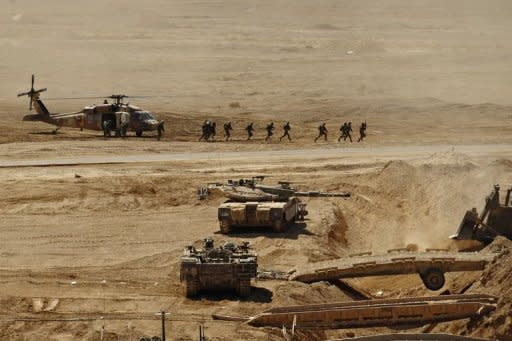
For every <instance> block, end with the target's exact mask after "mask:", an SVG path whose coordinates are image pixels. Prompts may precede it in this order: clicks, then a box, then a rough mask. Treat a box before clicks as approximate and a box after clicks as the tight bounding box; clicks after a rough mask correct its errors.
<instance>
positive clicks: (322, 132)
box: [315, 122, 328, 142]
mask: <svg viewBox="0 0 512 341" xmlns="http://www.w3.org/2000/svg"><path fill="white" fill-rule="evenodd" d="M327 133H328V131H327V127H326V126H325V122H324V123H322V124H321V125H319V126H318V136H317V137H316V138H315V142H316V141H317V140H318V139H319V138H320V137H321V136H323V137H324V140H325V141H327Z"/></svg>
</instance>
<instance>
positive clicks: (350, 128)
mask: <svg viewBox="0 0 512 341" xmlns="http://www.w3.org/2000/svg"><path fill="white" fill-rule="evenodd" d="M352 131H353V130H352V122H348V124H347V128H345V136H344V137H343V141H346V140H347V137H348V138H349V139H350V143H352V135H350V133H351V132H352Z"/></svg>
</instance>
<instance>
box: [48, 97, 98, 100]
mask: <svg viewBox="0 0 512 341" xmlns="http://www.w3.org/2000/svg"><path fill="white" fill-rule="evenodd" d="M102 98H105V96H82V97H50V98H46V100H47V101H68V100H75V99H102Z"/></svg>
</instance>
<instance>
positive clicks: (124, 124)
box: [119, 112, 130, 138]
mask: <svg viewBox="0 0 512 341" xmlns="http://www.w3.org/2000/svg"><path fill="white" fill-rule="evenodd" d="M129 115H130V114H128V113H126V112H124V113H122V114H121V120H120V123H121V126H120V127H119V132H120V134H121V136H122V137H123V138H125V137H126V132H127V131H128V121H129V119H130V118H129V117H130V116H129Z"/></svg>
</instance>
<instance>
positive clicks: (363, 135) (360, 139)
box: [357, 121, 366, 142]
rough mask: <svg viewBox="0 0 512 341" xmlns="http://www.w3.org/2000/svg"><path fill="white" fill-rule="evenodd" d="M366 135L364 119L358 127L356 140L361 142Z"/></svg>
mask: <svg viewBox="0 0 512 341" xmlns="http://www.w3.org/2000/svg"><path fill="white" fill-rule="evenodd" d="M365 137H366V121H364V122H363V123H361V127H359V140H357V142H361V141H362V140H363V139H364V138H365Z"/></svg>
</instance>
